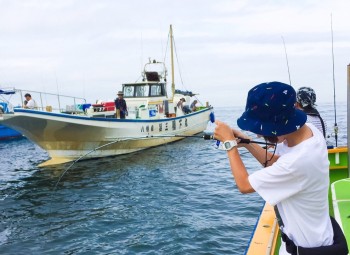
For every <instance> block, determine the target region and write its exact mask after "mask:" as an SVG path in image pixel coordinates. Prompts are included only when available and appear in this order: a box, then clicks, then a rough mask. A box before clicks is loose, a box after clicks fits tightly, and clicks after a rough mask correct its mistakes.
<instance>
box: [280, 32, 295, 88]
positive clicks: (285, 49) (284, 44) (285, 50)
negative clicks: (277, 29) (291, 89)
mask: <svg viewBox="0 0 350 255" xmlns="http://www.w3.org/2000/svg"><path fill="white" fill-rule="evenodd" d="M281 37H282V41H283V46H284V53H285V54H286V61H287V69H288V76H289V85H290V86H292V81H291V79H290V72H289V63H288V56H287V48H286V43H285V42H284V38H283V36H281Z"/></svg>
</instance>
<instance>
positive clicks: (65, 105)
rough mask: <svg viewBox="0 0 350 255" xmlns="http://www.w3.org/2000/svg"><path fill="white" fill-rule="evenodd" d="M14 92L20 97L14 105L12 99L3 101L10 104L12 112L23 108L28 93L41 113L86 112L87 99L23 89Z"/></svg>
mask: <svg viewBox="0 0 350 255" xmlns="http://www.w3.org/2000/svg"><path fill="white" fill-rule="evenodd" d="M7 91H8V90H7ZM13 91H14V92H15V93H14V94H15V95H17V96H19V99H18V97H17V99H16V102H14V103H13V100H12V99H7V100H6V99H5V98H4V97H3V96H2V100H3V101H5V102H6V103H7V104H8V108H9V111H10V112H13V109H14V108H23V105H24V104H23V101H22V99H23V98H24V95H25V94H26V93H30V94H31V96H32V99H33V100H34V101H35V104H36V108H35V109H36V110H39V111H47V112H61V113H69V114H79V113H83V112H84V105H86V99H85V98H81V97H74V96H67V95H61V94H55V93H49V92H42V91H34V90H23V89H13ZM18 100H19V101H18ZM19 102H20V103H19Z"/></svg>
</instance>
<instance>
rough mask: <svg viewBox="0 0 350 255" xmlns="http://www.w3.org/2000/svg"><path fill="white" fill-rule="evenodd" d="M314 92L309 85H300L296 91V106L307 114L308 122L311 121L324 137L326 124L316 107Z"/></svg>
mask: <svg viewBox="0 0 350 255" xmlns="http://www.w3.org/2000/svg"><path fill="white" fill-rule="evenodd" d="M315 103H316V93H315V91H314V90H313V89H312V88H310V87H301V88H299V89H298V91H297V102H296V106H297V108H298V109H300V110H302V111H303V112H305V113H306V115H307V121H306V122H308V123H312V124H313V125H314V126H315V127H317V128H318V130H320V132H321V133H322V134H323V136H324V137H325V138H326V132H327V124H326V122H324V121H323V119H322V117H321V115H320V113H319V112H318V111H317V109H316V104H315Z"/></svg>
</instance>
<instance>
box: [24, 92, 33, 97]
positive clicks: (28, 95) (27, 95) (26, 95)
mask: <svg viewBox="0 0 350 255" xmlns="http://www.w3.org/2000/svg"><path fill="white" fill-rule="evenodd" d="M24 97H32V96H31V95H30V94H29V93H27V94H25V95H24Z"/></svg>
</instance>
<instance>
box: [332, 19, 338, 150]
mask: <svg viewBox="0 0 350 255" xmlns="http://www.w3.org/2000/svg"><path fill="white" fill-rule="evenodd" d="M331 35H332V63H333V107H334V138H335V147H338V124H337V109H336V103H335V75H334V50H333V19H332V13H331Z"/></svg>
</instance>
